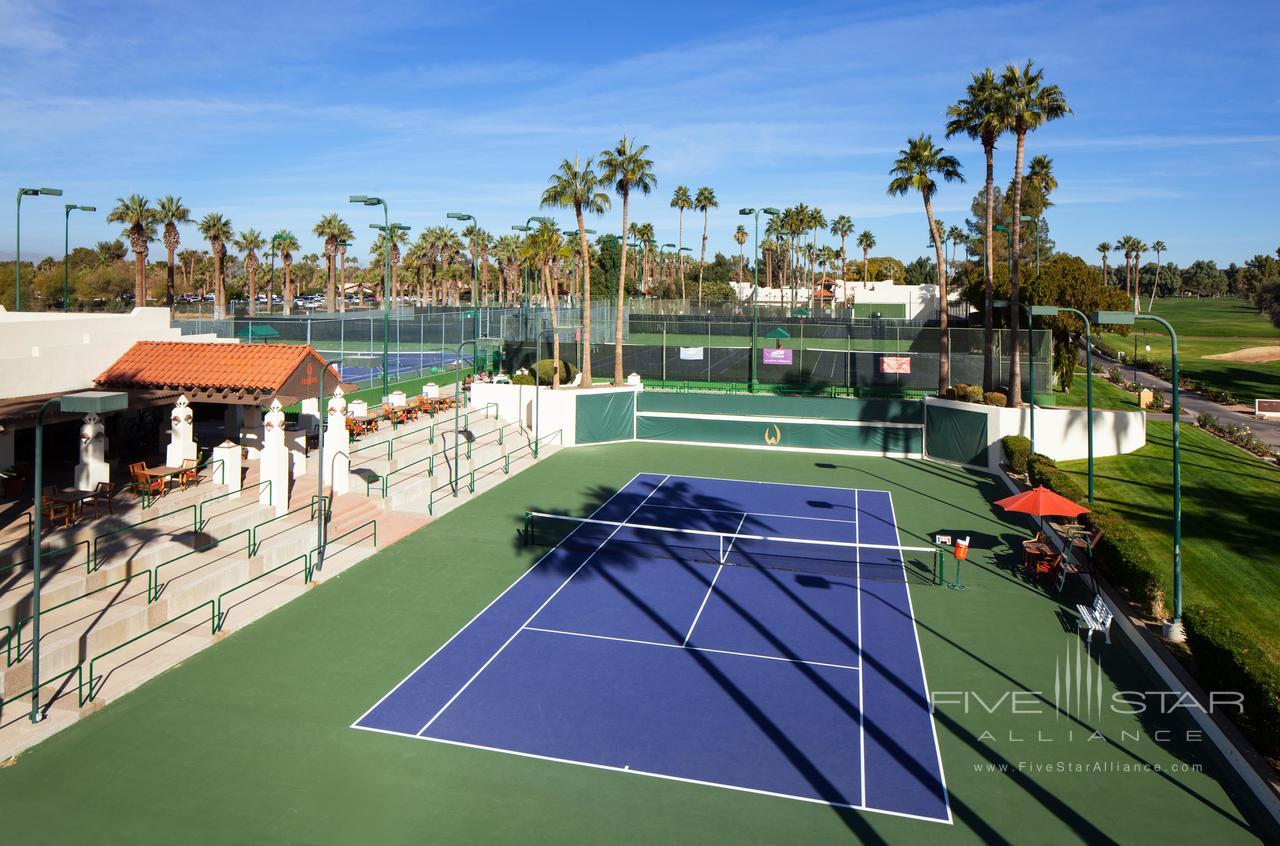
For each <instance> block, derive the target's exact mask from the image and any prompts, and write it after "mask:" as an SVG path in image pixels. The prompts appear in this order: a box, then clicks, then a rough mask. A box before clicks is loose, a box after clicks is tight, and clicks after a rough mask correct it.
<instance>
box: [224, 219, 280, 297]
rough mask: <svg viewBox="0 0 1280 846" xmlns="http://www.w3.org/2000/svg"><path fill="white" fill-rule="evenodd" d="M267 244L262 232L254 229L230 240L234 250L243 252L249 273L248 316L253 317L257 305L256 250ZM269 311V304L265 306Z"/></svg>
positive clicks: (245, 267)
mask: <svg viewBox="0 0 1280 846" xmlns="http://www.w3.org/2000/svg"><path fill="white" fill-rule="evenodd" d="M266 245H267V242H266V241H265V240H263V238H262V233H261V232H259V231H258V230H256V229H246V230H244V231H243V232H241V233H240V237H239V238H236V239H235V240H234V241H232V242H231V246H233V247H235V248H236V252H238V253H244V269H245V270H246V271H247V272H248V274H249V316H250V317H253V315H254V312H255V311H256V310H257V307H258V268H259V267H260V266H261V264H262V263H261V262H260V261H258V250H260V249H262V248H263V247H265V246H266ZM267 310H268V311H270V310H271V309H270V306H268V308H267Z"/></svg>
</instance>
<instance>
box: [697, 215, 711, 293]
mask: <svg viewBox="0 0 1280 846" xmlns="http://www.w3.org/2000/svg"><path fill="white" fill-rule="evenodd" d="M708 215H709V210H708V209H703V210H702V253H701V255H700V256H699V258H698V308H702V271H703V270H704V269H705V268H706V266H707V218H708Z"/></svg>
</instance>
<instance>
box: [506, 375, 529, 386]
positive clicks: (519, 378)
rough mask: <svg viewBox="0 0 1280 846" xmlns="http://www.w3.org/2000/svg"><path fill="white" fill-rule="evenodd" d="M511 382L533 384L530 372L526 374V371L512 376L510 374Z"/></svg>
mask: <svg viewBox="0 0 1280 846" xmlns="http://www.w3.org/2000/svg"><path fill="white" fill-rule="evenodd" d="M511 384H513V385H532V384H534V382H533V376H531V375H530V374H528V373H517V374H516V375H514V376H512V377H511Z"/></svg>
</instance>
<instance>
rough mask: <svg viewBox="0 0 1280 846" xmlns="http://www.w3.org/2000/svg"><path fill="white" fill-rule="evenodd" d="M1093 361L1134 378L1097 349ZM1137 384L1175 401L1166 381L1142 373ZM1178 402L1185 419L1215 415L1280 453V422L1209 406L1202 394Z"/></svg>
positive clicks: (1183, 394)
mask: <svg viewBox="0 0 1280 846" xmlns="http://www.w3.org/2000/svg"><path fill="white" fill-rule="evenodd" d="M1093 359H1094V361H1095V362H1100V363H1101V364H1102V365H1103V366H1104V367H1119V368H1120V371H1121V372H1122V373H1123V374H1124V377H1125V378H1126V379H1132V378H1133V367H1132V366H1126V365H1124V364H1121V363H1120V362H1118V361H1116V360H1115V359H1111V358H1108V357H1107V356H1105V355H1103V354H1102V353H1101V352H1099V351H1098V350H1097V349H1096V348H1095V349H1094V351H1093ZM1137 381H1138V382H1139V383H1140V384H1142V385H1144V386H1145V387H1148V388H1151V389H1152V390H1158V391H1160V392H1161V393H1163V394H1164V396H1165V400H1166V401H1168V402H1172V401H1173V386H1172V385H1170V384H1169V383H1168V382H1166V381H1165V380H1164V379H1161V378H1159V377H1157V376H1152V375H1151V374H1150V373H1146V372H1144V371H1142V370H1139V371H1138V378H1137ZM1179 402H1180V403H1181V405H1182V412H1183V415H1184V418H1185V417H1188V416H1189V417H1190V418H1191V419H1192V420H1194V419H1195V418H1196V417H1197V416H1198V415H1201V414H1212V415H1213V416H1214V417H1216V418H1218V420H1219V421H1220V422H1222V423H1224V424H1227V423H1234V424H1235V425H1237V426H1248V427H1249V428H1250V429H1252V430H1253V433H1254V434H1255V435H1257V436H1258V440H1260V441H1262V442H1263V443H1267V444H1270V445H1271V446H1273V447H1276V448H1278V449H1280V421H1277V420H1259V419H1258V418H1256V417H1254V416H1253V415H1252V414H1249V413H1241V412H1239V411H1233V410H1232V409H1230V408H1227V407H1226V406H1223V405H1219V404H1218V403H1216V402H1210V401H1209V400H1207V399H1205V398H1204V397H1202V396H1200V395H1199V394H1197V393H1194V392H1192V391H1187V390H1184V391H1182V392H1181V396H1180V397H1179Z"/></svg>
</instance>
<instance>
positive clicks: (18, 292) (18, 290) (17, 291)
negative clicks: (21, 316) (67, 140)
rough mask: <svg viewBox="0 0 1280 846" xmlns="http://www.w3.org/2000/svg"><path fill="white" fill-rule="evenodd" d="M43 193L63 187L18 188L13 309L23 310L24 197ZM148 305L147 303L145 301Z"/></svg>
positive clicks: (59, 193) (57, 192)
mask: <svg viewBox="0 0 1280 846" xmlns="http://www.w3.org/2000/svg"><path fill="white" fill-rule="evenodd" d="M41 194H43V195H44V196H46V197H61V196H62V189H61V188H19V189H18V213H17V215H16V222H17V229H18V232H17V238H16V239H15V240H16V241H17V244H16V249H17V253H16V254H15V256H14V263H13V269H14V284H13V310H14V311H22V198H23V197H38V196H40V195H41ZM143 305H146V303H143Z"/></svg>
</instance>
